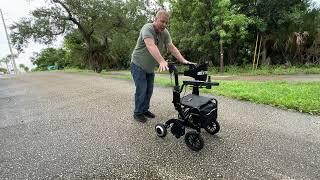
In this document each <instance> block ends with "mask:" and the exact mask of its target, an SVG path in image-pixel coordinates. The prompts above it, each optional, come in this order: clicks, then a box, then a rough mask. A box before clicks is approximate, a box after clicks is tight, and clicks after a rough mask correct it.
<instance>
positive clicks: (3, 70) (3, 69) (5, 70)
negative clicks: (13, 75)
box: [0, 67, 8, 73]
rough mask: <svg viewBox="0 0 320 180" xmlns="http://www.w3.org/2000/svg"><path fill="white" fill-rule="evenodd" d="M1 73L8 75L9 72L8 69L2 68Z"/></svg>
mask: <svg viewBox="0 0 320 180" xmlns="http://www.w3.org/2000/svg"><path fill="white" fill-rule="evenodd" d="M0 72H4V73H7V72H8V71H7V69H6V68H2V67H0Z"/></svg>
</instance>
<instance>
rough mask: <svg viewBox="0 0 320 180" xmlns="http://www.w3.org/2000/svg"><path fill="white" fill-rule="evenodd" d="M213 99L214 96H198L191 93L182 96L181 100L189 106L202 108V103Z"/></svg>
mask: <svg viewBox="0 0 320 180" xmlns="http://www.w3.org/2000/svg"><path fill="white" fill-rule="evenodd" d="M212 100H213V97H205V96H198V95H195V94H189V95H187V96H184V97H182V98H181V99H180V102H181V104H182V105H184V106H189V107H192V108H200V107H201V106H202V105H205V104H207V103H208V102H210V101H212Z"/></svg>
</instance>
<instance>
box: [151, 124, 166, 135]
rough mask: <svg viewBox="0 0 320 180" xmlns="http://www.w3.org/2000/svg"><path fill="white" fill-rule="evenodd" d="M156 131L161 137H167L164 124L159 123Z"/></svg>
mask: <svg viewBox="0 0 320 180" xmlns="http://www.w3.org/2000/svg"><path fill="white" fill-rule="evenodd" d="M154 129H155V131H156V133H157V135H158V136H159V137H165V136H166V135H167V128H166V126H165V125H164V124H161V123H159V124H157V125H156V126H155V128H154Z"/></svg>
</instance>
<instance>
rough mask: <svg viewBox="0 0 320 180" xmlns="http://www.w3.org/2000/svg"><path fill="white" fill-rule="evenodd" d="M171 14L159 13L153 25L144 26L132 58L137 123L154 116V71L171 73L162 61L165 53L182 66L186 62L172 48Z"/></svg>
mask: <svg viewBox="0 0 320 180" xmlns="http://www.w3.org/2000/svg"><path fill="white" fill-rule="evenodd" d="M168 21H169V14H168V12H166V11H165V10H160V11H158V12H157V14H156V16H155V19H154V22H153V23H147V24H145V25H144V26H143V27H142V29H141V31H140V35H139V38H138V40H137V44H136V46H135V49H134V51H133V53H132V57H131V74H132V77H133V80H134V83H135V86H136V92H135V101H134V102H135V108H134V115H133V116H134V119H136V120H137V121H140V122H146V121H147V118H146V117H148V118H154V117H155V115H154V114H153V113H151V112H150V111H149V107H150V99H151V96H152V93H153V83H154V68H155V67H156V66H158V65H159V71H160V72H161V71H166V70H168V69H169V68H168V63H167V61H166V60H165V59H164V58H163V57H162V55H161V53H164V51H165V50H166V49H168V50H169V51H170V53H171V54H172V55H173V56H174V57H175V58H176V59H177V60H178V61H180V62H181V63H184V64H188V63H190V62H189V61H187V60H186V59H185V58H184V57H183V56H182V55H181V53H180V52H179V50H178V49H177V48H176V47H175V46H174V44H172V40H171V37H170V34H169V32H168V30H167V29H166V27H167V24H168Z"/></svg>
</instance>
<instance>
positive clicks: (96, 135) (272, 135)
mask: <svg viewBox="0 0 320 180" xmlns="http://www.w3.org/2000/svg"><path fill="white" fill-rule="evenodd" d="M133 93H134V86H133V83H132V82H131V81H126V80H117V79H112V78H108V77H107V76H98V75H97V76H95V75H93V76H92V75H90V76H88V75H79V74H68V73H61V72H43V73H31V74H22V75H19V76H11V77H3V78H1V79H0V137H1V138H0V179H319V178H320V175H319V174H320V170H319V169H320V134H319V132H320V116H311V115H307V114H301V113H297V112H292V111H285V110H280V109H277V108H274V107H270V106H267V105H259V104H254V103H250V102H243V101H236V100H232V99H229V98H225V97H216V98H217V99H218V101H219V111H218V121H219V122H220V125H221V131H220V132H219V133H218V134H217V135H214V136H212V135H210V134H208V133H206V132H205V131H203V132H202V136H203V138H204V141H205V146H204V148H203V149H202V150H201V151H200V152H193V151H191V150H190V149H188V148H187V146H186V145H185V143H184V139H183V137H182V138H180V139H176V138H175V137H174V136H173V135H172V134H171V133H168V135H167V136H166V137H165V138H163V139H162V138H159V137H157V136H156V134H155V132H154V126H155V124H157V123H159V122H165V121H166V120H168V119H169V118H174V117H176V115H177V113H176V111H175V110H174V107H173V105H172V103H171V101H172V92H171V89H170V88H162V87H156V88H155V91H154V95H153V98H152V106H151V110H152V111H153V112H154V113H155V114H156V115H157V117H156V118H155V119H149V120H148V122H147V123H145V124H141V123H139V122H137V121H134V120H133V118H132V109H133Z"/></svg>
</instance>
